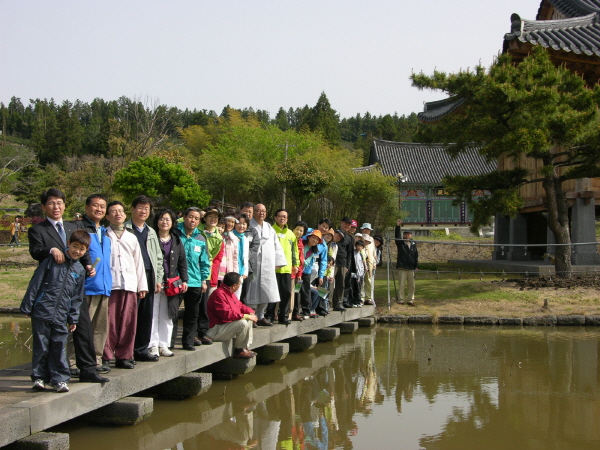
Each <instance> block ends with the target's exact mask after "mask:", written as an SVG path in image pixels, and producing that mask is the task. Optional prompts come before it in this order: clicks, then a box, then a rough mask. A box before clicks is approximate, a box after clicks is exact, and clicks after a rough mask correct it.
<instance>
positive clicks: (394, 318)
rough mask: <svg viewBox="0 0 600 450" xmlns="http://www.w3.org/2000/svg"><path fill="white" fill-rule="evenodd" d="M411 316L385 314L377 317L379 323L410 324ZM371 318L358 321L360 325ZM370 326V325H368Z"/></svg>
mask: <svg viewBox="0 0 600 450" xmlns="http://www.w3.org/2000/svg"><path fill="white" fill-rule="evenodd" d="M408 318H409V316H403V315H396V314H385V315H383V316H379V317H377V322H379V323H408ZM369 319H371V317H365V318H364V319H358V323H360V322H361V321H363V320H369ZM361 326H362V325H361ZM367 326H370V325H367Z"/></svg>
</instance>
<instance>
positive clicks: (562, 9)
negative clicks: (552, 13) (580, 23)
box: [540, 0, 600, 17]
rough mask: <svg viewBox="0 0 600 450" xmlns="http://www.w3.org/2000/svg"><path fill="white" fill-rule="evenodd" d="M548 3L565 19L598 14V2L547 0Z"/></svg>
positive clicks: (596, 0) (589, 0) (595, 0)
mask: <svg viewBox="0 0 600 450" xmlns="http://www.w3.org/2000/svg"><path fill="white" fill-rule="evenodd" d="M548 3H550V4H551V5H552V6H554V9H556V10H557V11H558V12H559V13H561V14H563V15H564V16H565V17H580V16H587V15H588V14H590V13H595V12H600V1H599V0H548ZM540 7H541V6H540Z"/></svg>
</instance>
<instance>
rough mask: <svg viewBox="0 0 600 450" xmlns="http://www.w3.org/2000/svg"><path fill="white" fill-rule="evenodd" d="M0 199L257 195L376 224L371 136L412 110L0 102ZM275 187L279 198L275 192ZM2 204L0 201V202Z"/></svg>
mask: <svg viewBox="0 0 600 450" xmlns="http://www.w3.org/2000/svg"><path fill="white" fill-rule="evenodd" d="M0 126H1V131H2V136H1V139H0V163H1V164H2V171H0V199H1V198H2V197H3V196H6V195H9V194H12V195H14V196H15V197H16V199H17V200H18V201H22V202H25V203H26V204H28V205H29V208H28V211H27V213H28V214H29V215H37V214H39V205H37V202H38V201H39V195H40V193H41V192H42V191H43V190H45V189H47V188H48V187H58V188H59V189H61V190H63V191H64V192H65V194H66V196H67V203H68V209H67V214H70V215H74V214H75V213H77V212H82V211H83V206H84V201H85V198H86V197H87V195H89V194H91V193H94V192H101V193H104V194H105V195H107V196H108V197H109V198H110V199H120V200H123V201H125V202H128V201H131V199H132V198H133V197H135V196H136V195H138V194H141V193H144V194H146V195H149V196H151V197H152V198H153V199H154V200H155V202H156V204H157V206H158V207H170V208H173V209H176V210H181V209H184V208H185V207H187V206H191V205H194V206H200V207H204V206H207V205H208V204H217V205H221V206H220V207H223V206H222V205H224V207H225V208H227V207H231V206H232V207H236V206H238V205H239V204H240V203H241V202H243V201H252V202H255V203H256V202H262V203H264V204H265V205H266V206H267V209H268V210H269V211H272V212H274V210H275V209H278V208H280V207H281V206H282V203H283V202H284V201H285V206H286V207H287V209H288V210H289V211H290V217H292V218H295V217H301V218H302V219H303V220H308V221H309V223H310V222H312V221H316V220H318V219H319V218H321V217H330V218H332V219H334V220H338V219H340V218H341V217H343V216H347V215H348V216H351V217H353V218H356V219H357V220H359V221H367V222H372V223H375V224H377V225H379V226H386V225H389V224H391V223H393V221H394V219H395V216H396V215H397V208H398V194H397V192H398V191H397V188H396V185H395V182H396V181H395V180H394V179H390V178H389V177H384V176H383V175H382V174H381V173H380V172H379V171H377V170H373V171H353V170H352V169H353V168H358V167H362V166H365V165H367V164H368V159H369V152H370V148H371V144H372V139H373V138H374V137H378V138H381V139H386V140H394V141H404V142H411V141H412V139H413V136H414V135H415V134H416V130H417V126H418V120H417V117H416V114H414V113H413V114H411V115H410V116H408V117H406V116H398V115H397V114H394V115H389V114H387V115H385V116H372V115H371V114H369V113H368V112H367V113H365V114H364V115H361V114H357V115H356V116H354V117H350V118H343V119H340V118H339V115H338V114H337V112H336V111H335V110H334V109H333V108H332V106H331V105H330V103H329V100H328V99H327V96H326V94H325V93H322V94H321V95H320V97H319V99H318V101H317V103H316V104H315V106H313V107H309V106H308V105H305V106H304V107H302V108H299V107H297V108H292V107H290V108H288V109H287V110H286V109H284V108H283V107H281V108H279V110H278V111H277V114H276V115H275V117H271V116H270V114H269V112H268V111H264V110H260V109H257V110H254V109H253V108H251V107H249V108H243V109H236V108H232V107H230V106H229V105H227V106H225V107H224V108H223V110H222V111H221V113H220V114H218V113H216V112H215V111H207V110H206V109H202V110H199V109H194V110H189V109H185V110H181V109H179V108H177V107H172V106H167V105H164V104H160V103H159V102H158V101H155V100H152V99H149V98H128V97H120V98H119V99H118V100H110V101H106V100H103V99H99V98H96V99H94V100H93V101H92V102H91V103H85V102H82V101H79V100H76V101H75V102H70V101H64V102H62V103H61V104H58V103H56V102H55V101H54V100H52V99H50V100H47V99H43V100H41V99H35V100H34V99H30V100H29V102H28V103H24V102H23V101H22V100H21V99H19V98H16V97H13V98H12V99H11V101H10V102H9V104H8V105H5V104H4V103H0ZM284 196H285V200H284ZM0 204H1V203H0Z"/></svg>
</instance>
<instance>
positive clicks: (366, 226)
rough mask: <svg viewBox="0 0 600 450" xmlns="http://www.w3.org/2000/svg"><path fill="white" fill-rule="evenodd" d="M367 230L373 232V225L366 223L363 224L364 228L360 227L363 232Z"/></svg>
mask: <svg viewBox="0 0 600 450" xmlns="http://www.w3.org/2000/svg"><path fill="white" fill-rule="evenodd" d="M365 228H366V229H367V230H371V231H373V228H371V224H370V223H369V222H365V223H363V224H362V227H360V229H361V230H364V229H365Z"/></svg>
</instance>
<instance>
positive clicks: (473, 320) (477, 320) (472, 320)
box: [463, 316, 499, 325]
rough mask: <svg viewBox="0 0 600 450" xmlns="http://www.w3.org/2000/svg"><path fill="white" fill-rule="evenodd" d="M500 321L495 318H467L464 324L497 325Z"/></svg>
mask: <svg viewBox="0 0 600 450" xmlns="http://www.w3.org/2000/svg"><path fill="white" fill-rule="evenodd" d="M498 320H499V319H498V318H497V317H494V316H465V317H464V320H463V323H464V324H465V325H496V324H497V323H498Z"/></svg>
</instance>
